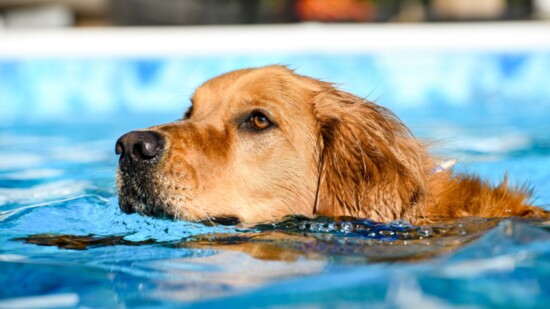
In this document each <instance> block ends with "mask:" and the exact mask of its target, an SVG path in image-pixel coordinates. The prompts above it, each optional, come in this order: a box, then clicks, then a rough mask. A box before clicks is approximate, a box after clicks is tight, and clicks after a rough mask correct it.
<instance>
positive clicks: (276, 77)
mask: <svg viewBox="0 0 550 309" xmlns="http://www.w3.org/2000/svg"><path fill="white" fill-rule="evenodd" d="M191 103H192V105H191V107H190V108H189V110H188V111H187V112H186V113H185V116H184V117H183V118H182V119H180V120H177V121H175V122H173V123H168V124H163V125H158V126H153V127H151V128H148V129H144V130H138V131H132V132H129V133H127V134H125V135H123V136H122V137H120V138H119V139H118V141H117V142H116V153H117V154H119V155H120V158H119V168H118V171H117V191H118V195H119V206H120V208H121V209H122V211H124V212H126V213H133V212H138V213H140V214H143V215H153V216H164V217H171V218H175V219H182V220H188V221H204V220H221V221H223V220H224V218H225V219H228V220H229V222H233V221H232V220H233V219H234V220H238V221H240V222H241V223H245V224H255V223H262V222H270V221H276V220H279V219H281V218H283V217H285V216H287V215H304V216H308V217H313V216H329V217H341V216H347V217H356V218H370V219H372V220H375V221H379V222H389V221H393V220H397V219H402V220H406V221H409V222H411V223H413V224H421V223H430V222H438V221H445V220H451V219H455V218H460V217H467V216H477V217H510V216H518V217H535V218H538V217H548V214H549V212H547V211H546V210H544V209H542V208H539V207H536V206H533V205H531V203H530V196H531V190H529V189H528V188H526V187H525V186H523V187H511V186H509V185H508V184H507V182H506V178H505V179H504V181H503V182H502V183H501V184H500V185H498V186H492V185H490V184H489V183H488V182H487V181H484V180H481V179H479V178H478V177H476V176H470V175H464V174H458V173H455V172H453V170H452V168H448V169H443V168H441V166H440V162H441V160H439V159H438V158H436V157H433V156H431V155H430V154H429V153H428V151H427V146H426V145H425V144H423V143H422V142H421V141H419V140H417V139H415V138H414V136H413V135H412V134H411V132H410V131H409V130H408V129H407V127H406V126H405V125H404V124H403V123H402V122H401V121H400V120H399V119H398V118H397V117H396V116H395V115H394V114H393V113H392V112H390V111H389V110H388V109H386V108H384V107H381V106H379V105H377V104H375V103H373V102H370V101H368V100H365V99H363V98H360V97H358V96H356V95H353V94H351V93H348V92H345V91H342V90H339V89H337V88H336V87H335V86H334V85H333V84H331V83H328V82H324V81H320V80H317V79H314V78H310V77H306V76H302V75H299V74H297V73H295V72H294V71H292V70H290V69H288V68H287V67H284V66H277V65H275V66H266V67H261V68H249V69H242V70H237V71H233V72H229V73H226V74H223V75H221V76H218V77H215V78H213V79H211V80H208V81H206V82H205V83H204V84H203V85H202V86H200V87H199V88H198V89H197V90H196V92H195V93H194V95H193V96H192V98H191Z"/></svg>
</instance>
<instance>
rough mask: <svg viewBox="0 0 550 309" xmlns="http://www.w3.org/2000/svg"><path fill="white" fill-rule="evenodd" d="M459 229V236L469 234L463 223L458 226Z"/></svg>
mask: <svg viewBox="0 0 550 309" xmlns="http://www.w3.org/2000/svg"><path fill="white" fill-rule="evenodd" d="M457 229H458V234H459V235H462V236H464V235H466V234H468V231H466V229H465V228H464V225H462V223H460V224H458V225H457Z"/></svg>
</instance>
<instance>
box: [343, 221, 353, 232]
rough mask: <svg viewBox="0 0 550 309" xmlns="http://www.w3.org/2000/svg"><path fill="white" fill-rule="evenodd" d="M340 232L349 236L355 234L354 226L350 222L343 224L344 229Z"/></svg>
mask: <svg viewBox="0 0 550 309" xmlns="http://www.w3.org/2000/svg"><path fill="white" fill-rule="evenodd" d="M340 231H341V232H342V233H344V234H349V233H351V232H353V224H351V223H350V222H342V227H341V228H340Z"/></svg>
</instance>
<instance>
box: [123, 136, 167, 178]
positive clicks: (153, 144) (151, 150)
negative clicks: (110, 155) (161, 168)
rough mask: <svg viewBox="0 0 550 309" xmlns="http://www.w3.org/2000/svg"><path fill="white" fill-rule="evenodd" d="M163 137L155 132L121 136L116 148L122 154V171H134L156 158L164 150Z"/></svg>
mask: <svg viewBox="0 0 550 309" xmlns="http://www.w3.org/2000/svg"><path fill="white" fill-rule="evenodd" d="M163 146H164V140H163V138H162V136H161V135H160V134H159V133H157V132H153V131H132V132H130V133H126V134H124V135H123V136H121V137H120V138H119V139H118V140H117V142H116V146H115V153H116V154H120V161H119V165H120V169H121V170H122V171H133V170H135V168H136V167H138V166H139V165H140V164H141V163H143V162H144V161H147V160H151V159H153V158H155V157H156V156H157V155H158V154H159V153H160V151H161V150H162V149H163Z"/></svg>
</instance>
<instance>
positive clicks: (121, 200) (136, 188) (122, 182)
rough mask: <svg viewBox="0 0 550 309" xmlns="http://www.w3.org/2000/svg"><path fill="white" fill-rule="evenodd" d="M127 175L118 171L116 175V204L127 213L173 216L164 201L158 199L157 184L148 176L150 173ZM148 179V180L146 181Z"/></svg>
mask: <svg viewBox="0 0 550 309" xmlns="http://www.w3.org/2000/svg"><path fill="white" fill-rule="evenodd" d="M140 174H141V175H139V174H138V175H133V176H129V175H127V174H126V173H124V172H119V173H118V177H117V189H118V205H119V207H120V209H121V210H122V211H123V212H124V213H127V214H131V213H135V212H137V213H139V214H141V215H145V216H153V217H173V215H172V214H171V213H170V211H169V209H171V207H169V206H170V205H168V204H167V203H166V202H165V201H163V200H162V199H160V194H159V191H158V189H156V188H157V187H158V186H156V185H155V183H154V181H152V179H151V177H150V173H148V172H144V173H140ZM147 180H148V181H147Z"/></svg>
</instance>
